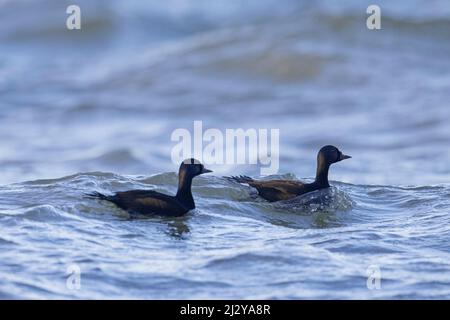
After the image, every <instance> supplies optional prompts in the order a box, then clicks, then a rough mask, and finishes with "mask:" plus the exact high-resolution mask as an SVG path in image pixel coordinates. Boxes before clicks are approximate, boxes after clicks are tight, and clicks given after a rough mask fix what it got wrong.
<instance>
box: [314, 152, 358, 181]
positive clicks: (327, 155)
mask: <svg viewBox="0 0 450 320" xmlns="http://www.w3.org/2000/svg"><path fill="white" fill-rule="evenodd" d="M349 158H351V157H350V156H348V155H345V154H343V153H342V152H341V151H340V150H339V149H338V148H336V147H335V146H330V145H328V146H324V147H322V148H321V149H320V150H319V153H318V154H317V173H316V183H318V184H320V185H321V186H324V187H328V186H329V183H328V169H329V168H330V165H332V164H333V163H336V162H339V161H342V160H345V159H349Z"/></svg>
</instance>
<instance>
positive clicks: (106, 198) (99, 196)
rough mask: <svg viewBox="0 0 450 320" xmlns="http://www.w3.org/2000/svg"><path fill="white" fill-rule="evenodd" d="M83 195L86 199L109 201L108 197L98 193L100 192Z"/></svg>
mask: <svg viewBox="0 0 450 320" xmlns="http://www.w3.org/2000/svg"><path fill="white" fill-rule="evenodd" d="M84 195H85V197H86V198H91V199H100V200H109V196H107V195H104V194H103V193H100V192H91V193H85V194H84Z"/></svg>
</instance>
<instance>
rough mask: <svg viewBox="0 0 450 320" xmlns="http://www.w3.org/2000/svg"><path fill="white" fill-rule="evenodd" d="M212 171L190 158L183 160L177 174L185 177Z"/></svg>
mask: <svg viewBox="0 0 450 320" xmlns="http://www.w3.org/2000/svg"><path fill="white" fill-rule="evenodd" d="M209 172H212V171H211V170H209V169H206V168H205V166H204V165H203V164H201V163H200V161H198V160H196V159H194V158H190V159H186V160H184V161H183V162H182V163H181V165H180V170H179V175H180V176H185V177H190V178H193V177H196V176H199V175H201V174H204V173H209Z"/></svg>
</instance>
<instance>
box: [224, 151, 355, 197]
mask: <svg viewBox="0 0 450 320" xmlns="http://www.w3.org/2000/svg"><path fill="white" fill-rule="evenodd" d="M349 158H351V157H350V156H347V155H345V154H343V153H342V152H341V151H340V150H339V149H338V148H336V147H335V146H330V145H328V146H324V147H322V148H321V149H320V150H319V153H318V154H317V171H316V179H315V180H314V182H311V183H302V182H300V181H293V180H254V179H253V178H250V177H247V176H233V177H227V179H229V180H231V181H234V182H238V183H245V184H248V185H250V186H251V187H253V188H255V189H256V190H257V191H258V194H259V196H261V197H262V198H264V199H266V200H267V201H270V202H275V201H280V200H288V199H291V198H294V197H297V196H300V195H302V194H305V193H308V192H312V191H316V190H319V189H324V188H328V187H330V184H329V182H328V170H329V168H330V165H332V164H333V163H336V162H339V161H342V160H345V159H349Z"/></svg>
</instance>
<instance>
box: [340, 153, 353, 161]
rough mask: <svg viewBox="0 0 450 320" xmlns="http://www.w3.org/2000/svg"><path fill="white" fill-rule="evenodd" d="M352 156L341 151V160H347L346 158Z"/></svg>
mask: <svg viewBox="0 0 450 320" xmlns="http://www.w3.org/2000/svg"><path fill="white" fill-rule="evenodd" d="M350 158H351V156H348V155H346V154H343V153H341V156H340V157H339V161H342V160H345V159H350Z"/></svg>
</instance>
